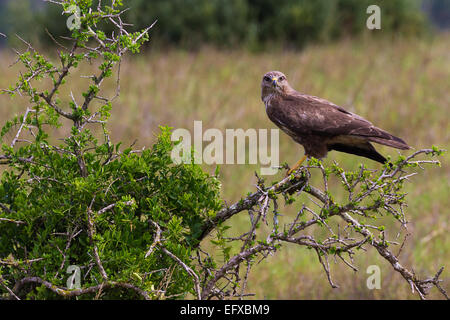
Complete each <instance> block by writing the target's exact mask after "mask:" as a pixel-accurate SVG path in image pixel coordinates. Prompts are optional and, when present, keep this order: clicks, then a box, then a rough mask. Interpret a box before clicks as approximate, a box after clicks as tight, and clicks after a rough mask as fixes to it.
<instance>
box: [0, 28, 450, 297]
mask: <svg viewBox="0 0 450 320" xmlns="http://www.w3.org/2000/svg"><path fill="white" fill-rule="evenodd" d="M449 44H450V35H445V34H444V35H439V36H436V37H435V38H433V39H426V40H420V41H419V40H416V39H395V40H392V39H391V40H386V39H378V40H373V41H372V39H360V40H357V41H350V40H347V41H346V40H344V41H341V42H338V43H333V44H327V45H321V46H310V47H308V48H306V49H305V50H304V51H300V52H295V51H292V52H283V51H274V52H268V53H249V52H246V51H240V50H236V51H229V52H224V51H219V50H215V49H208V48H205V49H202V50H199V51H198V52H185V51H179V50H171V51H169V52H162V51H148V52H145V53H143V54H141V55H138V56H136V57H133V58H129V59H127V60H124V61H123V62H122V65H121V86H120V93H121V94H120V97H119V98H118V99H116V100H115V103H114V105H113V111H112V118H111V121H110V125H109V128H110V130H111V132H112V139H113V140H114V141H115V142H118V141H123V142H124V144H131V143H132V142H133V141H134V140H136V139H137V142H136V146H137V147H142V146H151V144H152V142H153V141H154V139H155V134H157V133H158V125H169V126H171V127H174V128H186V129H189V130H192V129H193V122H194V120H202V121H203V128H204V130H205V129H207V128H218V129H220V130H225V129H226V128H243V129H248V128H255V129H270V128H275V126H274V125H273V124H272V123H271V122H270V121H269V119H268V118H267V116H266V114H265V110H264V105H263V103H262V102H261V99H260V81H261V77H262V75H263V74H264V73H265V72H266V71H269V70H280V71H282V72H284V73H285V74H286V75H287V77H288V80H289V82H290V83H291V85H292V86H293V87H294V88H295V89H297V90H298V91H301V92H304V93H308V94H312V95H316V96H320V97H323V98H326V99H328V100H330V101H332V102H334V103H336V104H338V105H341V106H343V107H345V108H347V109H348V110H350V111H352V112H355V113H357V114H359V115H361V116H363V117H365V118H367V119H369V120H370V121H371V122H373V123H374V124H375V125H377V126H379V127H381V128H383V129H386V130H387V131H389V132H392V133H393V134H395V135H397V136H399V137H402V138H404V139H405V140H406V141H407V142H408V143H409V144H410V145H411V146H413V147H414V148H416V149H420V148H428V147H431V146H432V145H436V146H439V147H441V148H444V149H449V148H450V121H449V112H450V51H449ZM14 59H15V57H14V55H13V54H11V53H10V52H9V51H8V50H7V49H5V50H3V51H0V61H1V63H0V87H1V88H5V87H8V86H9V85H10V84H14V83H15V79H16V77H17V71H18V68H17V67H16V66H13V67H8V66H9V65H10V64H11V63H12V62H13V61H14ZM90 73H91V71H90V70H89V66H85V67H82V68H81V69H80V70H79V71H78V72H76V73H74V74H73V75H72V76H71V77H72V80H71V81H70V82H69V83H71V87H70V88H63V90H61V97H62V98H64V97H65V98H66V99H67V101H68V100H69V93H70V91H71V90H72V91H73V93H74V95H75V96H77V94H78V96H80V94H81V92H82V90H85V88H86V87H87V85H86V82H85V80H86V79H84V78H80V75H87V74H90ZM104 88H105V89H106V92H107V93H105V94H104V95H113V94H114V90H115V80H114V79H111V80H108V82H105V83H104ZM26 102H27V101H24V100H21V99H20V98H19V99H14V100H11V99H10V98H9V97H7V96H6V95H1V96H0V119H1V120H2V121H1V122H2V123H3V122H4V121H6V119H8V118H10V117H11V116H13V115H14V114H16V113H18V112H20V111H23V110H24V109H25V106H26ZM377 149H378V150H380V151H381V153H382V154H384V155H391V156H392V157H396V156H397V154H398V152H397V150H394V149H389V148H387V147H381V146H377ZM410 152H412V151H407V152H405V153H404V154H409V153H410ZM302 155H303V149H302V147H301V146H299V145H296V144H295V143H294V142H293V141H292V140H291V139H290V138H289V137H287V136H286V135H284V134H283V133H280V161H281V162H288V163H289V164H293V163H294V162H295V161H296V160H298V158H299V157H300V156H302ZM333 160H335V161H337V162H338V163H339V164H340V165H341V166H342V167H343V168H344V169H347V170H352V169H354V168H356V167H357V165H358V164H359V163H364V164H365V165H367V166H368V167H370V168H373V169H377V168H380V165H379V164H377V163H375V162H373V161H371V160H365V159H362V158H357V157H354V156H350V155H346V154H341V153H337V152H331V153H330V154H329V156H328V158H327V159H326V160H325V164H330V163H332V161H333ZM441 161H442V167H430V168H428V169H427V170H426V171H425V172H422V173H421V174H420V175H418V176H416V177H414V178H412V179H411V182H410V183H409V184H408V185H407V191H408V196H407V202H408V209H407V216H408V217H409V220H410V224H409V225H408V232H409V233H410V236H409V237H408V238H407V241H406V244H405V248H403V251H402V254H401V256H400V260H401V261H402V262H403V263H404V264H405V265H406V266H408V267H411V266H414V267H415V272H416V273H417V274H418V275H421V276H431V275H434V273H435V272H436V271H437V270H438V269H439V268H440V267H441V266H443V265H445V266H446V269H445V270H444V274H443V277H442V278H443V279H444V280H445V282H444V285H443V286H444V287H445V288H446V289H447V290H448V291H449V290H450V237H449V231H450V223H449V217H450V210H449V208H450V182H449V181H450V154H449V153H446V154H445V155H444V156H442V157H441ZM214 169H215V167H208V166H205V170H208V171H209V172H211V173H213V172H214ZM220 170H221V181H222V194H223V199H225V200H226V201H227V203H233V202H235V201H237V200H239V199H240V198H241V196H244V195H246V194H247V192H249V191H253V190H254V189H255V187H254V184H255V181H256V179H255V176H254V172H255V170H258V165H224V166H221V168H220ZM280 177H281V174H278V175H275V176H272V177H267V179H268V180H269V181H270V180H274V181H275V180H278V179H280ZM313 178H314V179H316V178H318V177H313ZM316 180H317V182H319V180H320V179H316ZM333 188H335V189H336V193H339V192H341V191H340V190H341V189H340V187H339V186H338V185H337V184H336V185H334V184H331V185H330V190H331V191H332V192H333ZM305 201H307V198H305ZM300 205H301V203H296V204H295V205H294V206H291V207H289V208H287V207H286V208H283V207H281V208H280V211H281V213H282V214H284V215H292V214H295V210H298V209H299V206H300ZM247 220H248V216H246V215H241V216H239V215H237V216H235V217H234V218H233V219H231V221H230V223H229V224H230V225H231V226H232V227H233V228H235V230H239V231H243V230H245V229H244V228H245V227H246V226H247V223H248V222H247ZM390 220H393V219H390ZM389 227H390V228H391V229H392V230H397V229H399V228H400V227H399V226H398V225H394V224H392V225H390V226H389ZM311 232H312V231H311ZM404 234H405V232H404V231H402V236H403V235H404ZM391 236H392V237H394V238H395V233H392V234H391ZM402 236H401V237H400V238H399V239H398V241H399V242H401V241H402ZM394 252H395V250H394ZM373 264H378V265H379V266H380V268H381V272H382V283H381V286H382V287H381V290H369V289H367V287H366V279H367V277H368V274H367V273H366V269H367V267H368V266H369V265H373ZM355 265H356V266H357V267H358V268H359V271H358V272H353V271H352V270H351V269H349V268H348V267H346V266H345V265H343V263H341V262H337V263H332V265H331V271H332V274H333V277H334V281H335V283H337V284H338V285H339V286H340V288H338V289H332V288H331V287H330V286H329V284H328V281H327V279H326V276H325V273H324V272H323V270H322V268H321V265H320V263H319V262H318V261H317V257H316V255H315V253H314V252H311V251H309V250H302V249H300V248H299V247H289V246H287V247H284V249H283V250H280V251H279V252H277V253H276V254H275V255H274V256H272V257H269V258H268V259H266V260H264V261H263V262H261V263H260V264H258V265H256V266H255V267H254V270H253V274H251V276H250V280H249V283H248V287H249V291H250V292H253V293H255V294H256V298H259V299H263V298H267V299H417V298H418V296H417V295H412V294H411V290H410V288H409V286H408V285H407V283H406V282H405V281H404V279H403V278H402V277H401V276H400V275H399V274H397V273H394V271H393V269H392V267H391V266H390V265H388V263H387V262H385V261H382V259H381V258H380V257H378V254H377V252H375V250H374V249H370V250H368V251H367V252H360V254H359V255H358V256H356V258H355ZM433 290H434V291H433V292H432V293H431V297H432V298H440V295H439V294H438V292H437V290H436V289H433Z"/></svg>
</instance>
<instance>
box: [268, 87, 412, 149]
mask: <svg viewBox="0 0 450 320" xmlns="http://www.w3.org/2000/svg"><path fill="white" fill-rule="evenodd" d="M270 104H271V108H270V109H268V110H267V113H268V115H269V118H270V119H271V120H272V121H274V122H275V123H276V124H277V125H278V126H280V127H284V128H286V129H287V130H285V131H290V132H291V133H294V134H298V135H318V136H324V137H329V138H331V137H337V136H348V135H350V136H354V137H359V138H361V139H364V140H367V141H372V142H376V143H380V144H384V145H387V146H391V147H394V148H398V149H409V146H408V145H407V144H406V142H405V141H403V140H402V139H400V138H398V137H395V136H394V135H392V134H390V133H388V132H386V131H384V130H382V129H380V128H377V127H375V126H374V125H373V124H372V123H371V122H369V121H367V120H366V119H364V118H362V117H360V116H358V115H356V114H354V113H351V112H349V111H347V110H345V109H344V108H342V107H340V106H337V105H335V104H333V103H331V102H329V101H327V100H325V99H321V98H318V97H314V96H309V95H304V94H301V93H298V92H295V93H293V94H289V95H285V96H278V97H275V98H273V99H272V100H271V103H270Z"/></svg>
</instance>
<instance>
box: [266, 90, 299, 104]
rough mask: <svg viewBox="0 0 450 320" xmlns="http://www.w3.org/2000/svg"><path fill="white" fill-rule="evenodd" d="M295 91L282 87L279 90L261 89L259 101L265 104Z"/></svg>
mask: <svg viewBox="0 0 450 320" xmlns="http://www.w3.org/2000/svg"><path fill="white" fill-rule="evenodd" d="M295 92H296V91H295V90H294V89H292V88H291V87H290V86H284V87H282V88H280V89H279V90H273V89H272V88H267V87H263V88H262V90H261V100H262V101H263V102H264V103H265V104H267V103H268V102H269V101H270V100H271V99H273V98H281V97H284V96H287V95H290V94H293V93H295Z"/></svg>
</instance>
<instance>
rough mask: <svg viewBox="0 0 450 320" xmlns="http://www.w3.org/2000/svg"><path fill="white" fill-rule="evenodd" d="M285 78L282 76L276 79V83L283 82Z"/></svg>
mask: <svg viewBox="0 0 450 320" xmlns="http://www.w3.org/2000/svg"><path fill="white" fill-rule="evenodd" d="M285 79H286V78H285V77H284V76H281V77H279V78H278V81H283V80H285Z"/></svg>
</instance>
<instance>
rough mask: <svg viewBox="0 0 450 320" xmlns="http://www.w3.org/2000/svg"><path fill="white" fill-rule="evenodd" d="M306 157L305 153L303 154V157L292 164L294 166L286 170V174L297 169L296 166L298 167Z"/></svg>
mask: <svg viewBox="0 0 450 320" xmlns="http://www.w3.org/2000/svg"><path fill="white" fill-rule="evenodd" d="M305 159H306V154H305V155H304V156H303V158H301V159H300V160H298V161H297V163H296V164H294V166H293V167H292V168H291V169H290V170H289V171H288V172H287V174H286V175H287V176H288V175H290V174H291V173H292V172H294V171H295V170H297V169H298V167H300V165H301V164H302V163H303V161H305Z"/></svg>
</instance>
